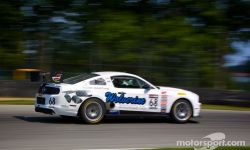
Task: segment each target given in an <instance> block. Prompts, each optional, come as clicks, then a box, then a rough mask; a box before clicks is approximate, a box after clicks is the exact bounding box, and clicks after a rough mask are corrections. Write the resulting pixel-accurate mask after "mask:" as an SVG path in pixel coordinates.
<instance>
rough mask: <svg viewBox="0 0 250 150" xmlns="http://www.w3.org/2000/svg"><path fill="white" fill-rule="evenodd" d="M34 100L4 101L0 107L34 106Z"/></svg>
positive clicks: (0, 102) (0, 103)
mask: <svg viewBox="0 0 250 150" xmlns="http://www.w3.org/2000/svg"><path fill="white" fill-rule="evenodd" d="M34 103H35V101H34V100H6V101H5V100H3V101H0V105H34Z"/></svg>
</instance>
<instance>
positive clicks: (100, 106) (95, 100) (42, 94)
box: [35, 72, 201, 124]
mask: <svg viewBox="0 0 250 150" xmlns="http://www.w3.org/2000/svg"><path fill="white" fill-rule="evenodd" d="M59 78H60V75H59V76H56V78H53V79H56V81H58V79H59ZM200 106H201V103H200V102H199V96H198V95H197V94H195V93H192V92H190V91H186V90H182V89H177V88H170V87H162V86H154V85H153V84H151V83H150V82H148V81H146V80H145V79H143V78H141V77H139V76H136V75H133V74H129V73H124V72H93V73H85V74H81V75H78V76H74V77H71V78H68V79H65V80H63V83H43V84H42V85H41V86H40V88H39V92H38V93H37V95H36V102H35V111H37V112H42V113H47V114H57V115H60V116H75V117H79V118H80V119H81V120H83V121H85V122H87V123H89V124H95V123H98V122H100V121H101V120H102V119H103V117H104V116H105V115H108V114H116V115H120V114H124V113H127V112H129V113H131V112H132V113H135V114H136V113H137V114H139V113H142V112H146V113H154V114H159V115H168V116H170V117H171V118H172V119H173V120H175V121H176V122H178V123H184V122H187V121H188V120H189V119H190V118H191V117H197V116H199V113H200Z"/></svg>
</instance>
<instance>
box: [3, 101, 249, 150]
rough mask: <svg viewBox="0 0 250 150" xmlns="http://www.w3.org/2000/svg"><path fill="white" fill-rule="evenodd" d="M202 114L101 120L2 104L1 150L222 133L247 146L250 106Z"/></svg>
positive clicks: (67, 148)
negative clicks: (186, 118)
mask: <svg viewBox="0 0 250 150" xmlns="http://www.w3.org/2000/svg"><path fill="white" fill-rule="evenodd" d="M201 115H202V117H200V118H196V119H193V120H192V121H190V122H188V123H186V124H175V123H173V122H171V121H168V120H167V119H165V118H162V117H157V118H156V117H154V118H152V117H146V118H137V117H136V118H131V119H128V118H116V117H115V118H107V119H105V120H104V121H103V122H102V123H101V124H98V125H87V124H82V123H81V122H79V121H78V120H76V119H69V120H68V119H62V118H60V117H58V116H50V115H44V114H40V113H36V112H34V107H33V106H9V105H5V106H4V105H2V106H0V149H1V150H16V149H18V150H43V149H50V150H82V149H116V148H152V147H166V146H176V141H177V140H189V141H190V140H191V139H194V140H199V139H201V138H202V137H204V136H206V135H208V134H211V133H214V132H223V133H225V134H226V140H237V141H238V140H244V141H246V144H247V145H250V111H248V112H247V111H245V112H244V111H215V110H203V111H202V113H201Z"/></svg>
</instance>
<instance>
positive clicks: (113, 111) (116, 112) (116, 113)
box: [109, 110, 120, 115]
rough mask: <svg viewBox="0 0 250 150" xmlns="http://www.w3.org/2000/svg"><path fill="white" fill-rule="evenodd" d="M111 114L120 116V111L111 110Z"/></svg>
mask: <svg viewBox="0 0 250 150" xmlns="http://www.w3.org/2000/svg"><path fill="white" fill-rule="evenodd" d="M109 114H112V115H119V114H120V110H109Z"/></svg>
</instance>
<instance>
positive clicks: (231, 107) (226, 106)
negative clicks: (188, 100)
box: [201, 104, 250, 111]
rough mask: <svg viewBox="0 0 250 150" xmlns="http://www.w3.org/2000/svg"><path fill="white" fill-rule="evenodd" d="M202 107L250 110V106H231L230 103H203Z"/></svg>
mask: <svg viewBox="0 0 250 150" xmlns="http://www.w3.org/2000/svg"><path fill="white" fill-rule="evenodd" d="M201 107H202V109H216V110H242V111H250V107H240V106H230V105H211V104H202V106H201Z"/></svg>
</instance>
